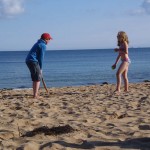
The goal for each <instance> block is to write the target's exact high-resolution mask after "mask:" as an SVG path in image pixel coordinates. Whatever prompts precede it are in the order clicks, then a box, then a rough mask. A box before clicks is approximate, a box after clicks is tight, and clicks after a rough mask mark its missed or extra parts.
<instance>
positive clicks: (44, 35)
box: [41, 33, 53, 40]
mask: <svg viewBox="0 0 150 150" xmlns="http://www.w3.org/2000/svg"><path fill="white" fill-rule="evenodd" d="M41 39H49V40H52V39H53V38H52V37H51V36H50V34H49V33H43V34H42V35H41Z"/></svg>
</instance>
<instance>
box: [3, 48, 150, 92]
mask: <svg viewBox="0 0 150 150" xmlns="http://www.w3.org/2000/svg"><path fill="white" fill-rule="evenodd" d="M27 54H28V51H0V89H22V88H31V87H32V81H31V77H30V73H29V70H28V68H27V66H26V64H25V58H26V56H27ZM116 57H117V53H115V52H114V49H87V50H86V49H84V50H47V51H46V53H45V58H44V62H43V77H44V80H45V83H46V85H47V87H49V88H51V87H68V86H82V85H95V84H103V83H105V82H106V83H110V84H115V83H116V71H117V68H118V66H119V64H118V66H117V68H116V69H115V70H112V68H111V66H112V65H113V64H114V62H115V60H116ZM129 57H130V59H131V64H130V66H129V72H128V78H129V82H130V83H138V82H143V81H145V80H148V81H149V80H150V48H129ZM41 86H42V84H41Z"/></svg>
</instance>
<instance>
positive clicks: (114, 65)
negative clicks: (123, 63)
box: [112, 54, 121, 69]
mask: <svg viewBox="0 0 150 150" xmlns="http://www.w3.org/2000/svg"><path fill="white" fill-rule="evenodd" d="M120 57H121V55H120V54H119V55H118V57H117V58H116V61H115V64H113V65H112V69H115V68H116V65H117V63H118V62H119V60H120Z"/></svg>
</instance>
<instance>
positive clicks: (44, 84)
mask: <svg viewBox="0 0 150 150" xmlns="http://www.w3.org/2000/svg"><path fill="white" fill-rule="evenodd" d="M42 83H43V86H44V88H45V90H46V92H47V93H48V89H47V86H46V83H45V81H44V79H43V77H42Z"/></svg>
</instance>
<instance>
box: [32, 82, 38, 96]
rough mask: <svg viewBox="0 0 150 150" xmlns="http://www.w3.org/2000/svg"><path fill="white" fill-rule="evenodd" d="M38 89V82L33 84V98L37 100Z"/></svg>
mask: <svg viewBox="0 0 150 150" xmlns="http://www.w3.org/2000/svg"><path fill="white" fill-rule="evenodd" d="M39 88H40V81H34V82H33V97H34V98H38V91H39Z"/></svg>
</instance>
